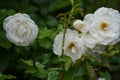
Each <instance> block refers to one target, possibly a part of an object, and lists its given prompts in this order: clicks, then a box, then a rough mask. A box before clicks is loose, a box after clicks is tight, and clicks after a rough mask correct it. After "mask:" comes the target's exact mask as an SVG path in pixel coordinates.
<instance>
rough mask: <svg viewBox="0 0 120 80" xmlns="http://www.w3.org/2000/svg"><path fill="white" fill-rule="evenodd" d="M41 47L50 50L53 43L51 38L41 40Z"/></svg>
mask: <svg viewBox="0 0 120 80" xmlns="http://www.w3.org/2000/svg"><path fill="white" fill-rule="evenodd" d="M38 42H39V45H40V46H42V47H44V48H50V47H51V45H52V41H51V40H50V39H49V38H44V39H39V41H38Z"/></svg>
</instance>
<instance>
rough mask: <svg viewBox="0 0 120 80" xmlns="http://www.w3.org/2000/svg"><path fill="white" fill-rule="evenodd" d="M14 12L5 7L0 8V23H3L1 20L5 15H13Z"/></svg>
mask: <svg viewBox="0 0 120 80" xmlns="http://www.w3.org/2000/svg"><path fill="white" fill-rule="evenodd" d="M13 14H15V11H14V10H6V9H1V10H0V24H2V23H3V20H4V18H5V17H7V16H9V15H13Z"/></svg>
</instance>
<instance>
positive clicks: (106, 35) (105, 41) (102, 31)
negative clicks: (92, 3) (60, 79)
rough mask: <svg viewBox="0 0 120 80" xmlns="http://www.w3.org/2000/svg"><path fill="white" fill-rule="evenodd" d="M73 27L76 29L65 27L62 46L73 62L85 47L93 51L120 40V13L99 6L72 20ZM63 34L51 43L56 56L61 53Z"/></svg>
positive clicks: (79, 56)
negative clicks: (80, 17) (91, 12)
mask: <svg viewBox="0 0 120 80" xmlns="http://www.w3.org/2000/svg"><path fill="white" fill-rule="evenodd" d="M73 27H74V28H75V29H76V30H70V29H67V31H66V35H65V41H64V47H63V49H64V55H67V56H69V57H71V58H72V60H73V62H75V61H76V60H77V59H79V58H81V56H82V54H84V53H85V52H86V51H87V49H91V50H94V51H95V49H96V48H98V49H96V51H97V50H99V47H100V46H105V45H114V44H116V43H117V42H119V41H120V13H119V12H118V11H117V10H114V9H112V8H105V7H101V8H99V9H97V10H96V11H95V12H94V14H87V15H85V17H84V19H83V20H76V21H74V23H73ZM79 32H80V33H79ZM63 34H64V33H63V32H61V33H60V34H58V35H57V36H56V38H55V41H54V44H53V51H54V53H55V54H56V55H58V56H60V55H62V40H63ZM98 52H100V51H98Z"/></svg>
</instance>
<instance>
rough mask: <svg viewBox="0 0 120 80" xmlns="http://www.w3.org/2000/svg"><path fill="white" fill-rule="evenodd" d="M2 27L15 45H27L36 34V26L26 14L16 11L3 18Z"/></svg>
mask: <svg viewBox="0 0 120 80" xmlns="http://www.w3.org/2000/svg"><path fill="white" fill-rule="evenodd" d="M3 28H4V30H5V31H6V36H7V38H8V40H9V41H11V42H12V43H14V44H15V45H17V46H27V45H29V44H30V43H32V42H33V41H34V40H35V39H36V37H37V34H38V26H37V25H36V24H35V23H34V21H33V20H32V19H31V18H30V17H29V15H27V14H21V13H17V14H15V15H13V16H9V17H7V18H6V19H5V20H4V23H3Z"/></svg>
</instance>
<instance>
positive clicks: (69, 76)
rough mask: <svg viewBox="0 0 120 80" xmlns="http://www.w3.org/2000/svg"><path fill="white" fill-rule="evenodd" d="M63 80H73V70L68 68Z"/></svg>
mask: <svg viewBox="0 0 120 80" xmlns="http://www.w3.org/2000/svg"><path fill="white" fill-rule="evenodd" d="M63 77H64V80H74V79H73V78H74V70H73V68H70V69H69V70H68V71H67V72H66V73H65V74H64V75H63Z"/></svg>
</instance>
